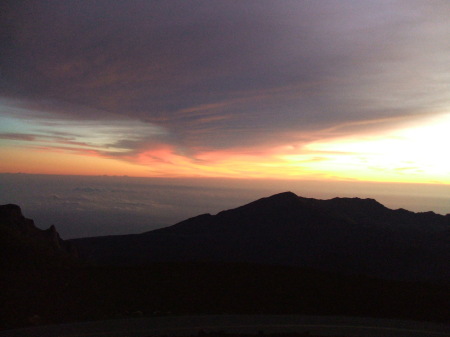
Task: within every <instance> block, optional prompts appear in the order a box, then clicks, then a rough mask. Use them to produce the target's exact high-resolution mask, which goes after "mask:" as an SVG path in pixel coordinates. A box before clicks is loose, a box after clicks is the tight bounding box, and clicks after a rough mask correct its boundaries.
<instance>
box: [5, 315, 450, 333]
mask: <svg viewBox="0 0 450 337" xmlns="http://www.w3.org/2000/svg"><path fill="white" fill-rule="evenodd" d="M215 332H216V333H215ZM221 332H222V333H223V332H226V333H228V334H232V333H235V334H238V333H240V334H243V333H246V334H258V333H259V334H261V333H264V334H267V335H269V334H273V333H287V332H291V333H294V332H295V333H297V334H298V335H300V336H301V335H302V334H303V335H307V333H309V334H310V335H311V336H360V337H434V336H436V337H438V336H439V337H443V336H450V326H449V325H444V324H436V323H425V322H413V321H400V320H386V319H371V318H355V317H336V316H332V317H331V316H330V317H326V316H325V317H319V316H296V315H278V316H268V315H219V316H178V317H153V318H134V319H121V320H114V321H99V322H87V323H76V324H61V325H52V326H41V327H35V328H25V329H17V330H8V331H2V332H0V337H23V336H39V337H81V336H83V337H84V336H90V337H99V336H102V337H104V336H107V337H119V336H121V337H124V336H126V337H148V336H163V335H165V336H192V335H195V336H201V335H202V334H203V335H205V336H212V335H214V334H216V335H218V336H219V335H220V334H221ZM229 336H232V335H229Z"/></svg>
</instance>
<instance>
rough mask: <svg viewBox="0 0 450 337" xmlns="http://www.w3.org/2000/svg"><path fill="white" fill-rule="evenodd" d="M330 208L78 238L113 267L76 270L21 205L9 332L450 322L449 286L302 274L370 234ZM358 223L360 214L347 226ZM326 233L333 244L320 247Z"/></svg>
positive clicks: (287, 203)
mask: <svg viewBox="0 0 450 337" xmlns="http://www.w3.org/2000/svg"><path fill="white" fill-rule="evenodd" d="M345 202H349V204H350V205H353V202H354V201H352V199H348V200H347V201H345ZM356 202H365V201H356ZM323 204H324V203H323V202H322V201H319V200H314V199H305V198H297V197H296V196H295V195H292V194H281V195H277V196H274V197H270V198H265V199H261V200H258V201H256V202H254V203H251V204H248V205H245V206H243V207H240V208H238V209H236V210H229V211H224V212H221V213H219V214H218V215H216V216H212V215H203V216H199V217H196V218H192V219H189V220H186V221H183V222H181V223H179V224H177V225H176V226H173V227H170V228H166V229H161V230H158V231H153V232H149V233H144V234H141V235H131V236H119V237H108V238H91V239H86V240H77V241H76V242H77V243H79V244H80V245H79V246H80V247H84V248H86V251H85V253H86V252H89V253H90V254H92V255H91V256H93V257H95V258H96V259H98V260H101V261H103V262H104V263H110V264H111V265H112V266H92V265H91V266H89V265H83V264H80V263H76V262H75V261H74V260H73V254H72V252H73V250H72V249H71V248H70V246H68V245H67V242H64V241H63V240H61V239H60V238H59V236H58V235H57V233H56V232H55V230H54V229H51V230H47V231H42V230H39V229H37V228H36V227H35V226H34V224H33V221H32V220H29V219H26V218H24V217H23V215H22V213H21V211H20V208H19V207H18V206H14V205H6V206H3V207H0V249H1V253H2V255H1V257H2V261H3V262H2V263H3V264H2V265H1V268H0V288H1V289H2V291H1V292H0V313H1V315H0V316H1V317H0V330H1V329H7V328H12V327H17V326H24V325H30V324H31V325H34V324H52V323H53V324H54V323H61V322H69V321H80V320H81V321H83V320H93V319H111V318H119V317H129V316H135V315H139V316H141V315H149V316H152V315H160V314H169V313H171V314H175V315H176V314H221V313H225V312H226V313H232V314H243V313H246V314H308V315H358V316H372V317H388V318H405V319H416V320H435V321H442V322H448V317H450V316H449V312H448V311H449V308H450V306H449V305H448V303H449V294H450V292H449V289H448V285H445V284H430V283H425V282H409V281H408V282H405V281H386V280H379V279H375V278H370V277H365V276H361V275H358V276H355V275H343V274H339V273H333V272H324V271H318V270H314V269H310V268H299V267H296V266H297V265H302V264H305V263H306V262H307V260H306V257H308V256H309V258H310V262H311V263H312V265H314V267H315V268H317V267H318V266H319V267H321V268H322V269H324V268H326V266H327V264H326V263H330V261H333V260H332V256H330V255H326V252H338V251H340V252H341V253H342V247H341V248H339V249H338V248H335V247H333V246H329V245H328V246H327V245H324V244H323V242H322V241H326V242H331V243H333V242H335V241H334V240H335V239H334V238H333V237H332V234H330V233H339V232H340V231H341V232H342V231H343V229H351V228H358V226H360V225H358V224H355V221H354V219H353V220H352V218H351V217H350V220H349V219H347V220H345V221H344V220H342V219H341V218H339V217H333V216H332V214H333V212H335V211H336V210H335V209H333V208H330V207H325V208H323ZM369 204H372V202H369ZM370 207H371V206H370ZM377 207H379V206H377ZM344 208H345V207H344V206H342V207H341V208H338V210H339V209H342V210H343V209H344ZM338 214H339V215H341V214H342V212H338ZM350 215H351V212H350V211H349V212H348V214H345V216H344V217H345V218H348V217H349V216H350ZM361 216H364V214H362V215H361ZM408 216H409V215H408ZM442 218H443V217H438V218H436V219H442ZM239 219H242V221H240V220H239ZM279 219H283V221H279ZM444 225H445V223H444ZM369 227H370V226H369ZM332 230H334V232H332ZM433 231H434V232H433ZM344 232H345V231H344ZM362 232H364V231H362ZM422 232H424V233H426V232H429V230H427V231H422ZM432 232H433V233H434V235H438V234H439V235H440V234H441V233H442V231H441V230H436V229H433V230H432ZM325 234H326V235H328V237H327V238H326V239H324V238H321V236H322V237H325V236H326V235H325ZM346 235H349V234H346ZM351 235H354V233H353V234H351ZM351 235H349V237H351ZM342 238H345V236H344V237H343V236H338V240H341V239H342ZM308 240H311V242H310V243H308ZM321 240H322V241H321ZM366 241H367V240H366ZM289 242H291V243H292V245H291V246H290V245H289ZM302 242H304V243H305V244H304V245H309V246H308V247H309V248H308V249H311V250H314V249H317V248H316V247H319V246H320V242H322V248H321V249H323V253H322V254H323V255H322V259H323V260H321V259H320V256H318V257H317V256H316V257H315V256H314V254H310V253H309V252H308V249H304V248H303V246H302ZM348 242H350V243H351V240H350V239H349V240H347V241H346V243H348ZM330 247H331V248H330ZM354 249H355V248H354V246H352V247H351V249H350V250H349V251H354ZM369 250H370V249H369ZM432 251H433V252H434V250H432ZM164 254H167V255H164ZM308 254H309V255H308ZM361 255H364V254H361ZM352 258H353V257H352V256H343V255H338V256H337V258H336V259H335V261H338V262H339V263H340V264H339V265H338V266H339V268H341V269H343V267H342V266H347V265H345V263H349V262H348V261H352ZM364 258H366V257H364ZM430 258H434V255H432V256H431V257H430ZM377 259H379V256H377ZM188 260H196V262H187V261H188ZM5 261H6V262H5ZM118 261H120V262H121V264H122V266H120V265H119V263H118ZM151 261H177V262H173V263H152V262H151ZM201 261H209V262H201ZM221 261H226V262H227V263H224V262H221ZM233 261H262V262H261V263H260V264H255V263H253V264H251V263H239V262H238V263H236V262H233ZM273 261H275V262H273ZM279 261H281V262H282V263H279ZM323 261H325V262H326V263H323ZM433 261H434V262H433V263H434V265H438V264H439V263H441V262H442V261H441V262H439V260H433ZM382 262H383V261H381V265H383V266H384V264H383V263H382ZM274 263H278V264H291V265H293V266H282V265H278V266H275V265H273V264H274ZM138 264H140V265H139V266H138ZM271 264H272V265H271ZM339 268H338V269H339ZM383 268H386V267H385V266H384V267H383ZM331 269H332V268H331ZM343 270H344V269H343ZM345 270H346V271H350V272H354V271H355V270H356V269H345Z"/></svg>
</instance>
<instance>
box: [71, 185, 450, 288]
mask: <svg viewBox="0 0 450 337" xmlns="http://www.w3.org/2000/svg"><path fill="white" fill-rule="evenodd" d="M71 242H72V243H73V244H74V245H75V246H76V247H77V248H78V250H79V251H80V254H81V256H82V257H83V258H85V259H86V260H88V261H90V262H92V263H97V264H103V265H126V266H136V265H145V264H146V263H154V262H181V261H203V262H245V263H259V264H272V265H286V266H297V267H308V268H315V269H320V270H324V271H333V272H340V273H346V274H364V275H369V276H373V277H379V278H385V279H399V280H423V281H425V280H427V281H437V282H448V281H450V264H449V261H450V248H449V247H450V215H447V216H442V215H438V214H435V213H433V212H427V213H413V212H409V211H406V210H403V209H401V210H391V209H388V208H386V207H384V206H383V205H381V204H380V203H378V202H377V201H375V200H373V199H358V198H335V199H331V200H316V199H309V198H301V197H298V196H296V195H295V194H293V193H290V192H286V193H281V194H277V195H274V196H271V197H268V198H263V199H260V200H257V201H255V202H252V203H250V204H247V205H244V206H242V207H238V208H236V209H232V210H228V211H223V212H220V213H219V214H217V215H210V214H204V215H200V216H197V217H194V218H191V219H188V220H185V221H182V222H180V223H178V224H176V225H174V226H171V227H167V228H163V229H159V230H155V231H152V232H147V233H143V234H140V235H124V236H112V237H97V238H87V239H78V240H72V241H71Z"/></svg>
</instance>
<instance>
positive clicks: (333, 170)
mask: <svg viewBox="0 0 450 337" xmlns="http://www.w3.org/2000/svg"><path fill="white" fill-rule="evenodd" d="M2 3H3V4H2V5H1V8H0V9H1V10H0V12H1V14H0V15H1V17H0V19H1V21H0V31H1V34H0V43H1V53H0V172H3V173H7V172H8V173H16V172H23V173H39V174H61V175H129V176H137V177H221V178H264V179H280V178H288V179H315V180H324V181H329V180H359V181H375V182H414V183H432V184H450V159H449V158H450V156H449V155H448V154H447V152H448V150H447V147H448V146H449V145H450V132H449V130H450V38H449V37H450V21H449V19H448V14H449V13H450V2H449V1H445V0H442V1H439V0H422V1H418V0H405V1H401V0H397V1H395V0H392V1H387V0H386V1H383V0H381V1H371V0H358V1H356V0H355V1H350V0H342V1H297V0H295V1H288V0H280V1H264V0H262V1H260V0H258V1H256V0H254V1H252V0H249V1H245V0H244V1H215V0H207V1H143V0H142V1H106V0H98V1H68V0H67V1H64V0H63V1H55V2H47V1H39V0H35V1H34V0H30V1H5V2H2Z"/></svg>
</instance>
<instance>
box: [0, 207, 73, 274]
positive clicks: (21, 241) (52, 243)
mask: <svg viewBox="0 0 450 337" xmlns="http://www.w3.org/2000/svg"><path fill="white" fill-rule="evenodd" d="M0 253H1V254H0V267H1V268H3V269H5V268H6V269H9V268H12V269H16V268H42V267H57V266H62V265H64V264H65V263H68V261H70V260H73V259H74V258H75V257H76V256H77V251H76V249H75V247H73V245H72V244H71V243H69V242H66V241H64V240H62V239H61V238H60V236H59V234H58V232H57V231H56V228H55V226H51V227H50V228H48V229H47V230H41V229H39V228H37V227H36V226H35V225H34V221H33V220H31V219H27V218H25V217H24V216H23V214H22V210H21V209H20V207H19V206H17V205H13V204H8V205H0Z"/></svg>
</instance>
